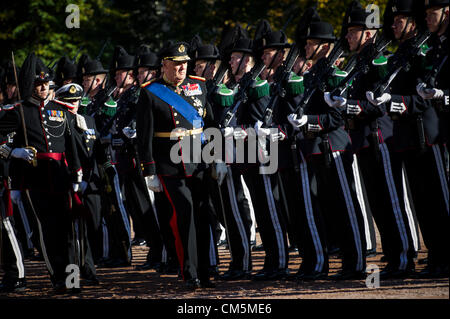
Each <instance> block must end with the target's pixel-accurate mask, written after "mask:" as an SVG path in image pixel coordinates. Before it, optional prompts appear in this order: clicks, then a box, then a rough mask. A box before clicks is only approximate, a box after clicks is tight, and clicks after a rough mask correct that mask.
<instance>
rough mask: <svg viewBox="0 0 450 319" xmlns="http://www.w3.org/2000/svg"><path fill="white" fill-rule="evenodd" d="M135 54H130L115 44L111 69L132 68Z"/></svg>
mask: <svg viewBox="0 0 450 319" xmlns="http://www.w3.org/2000/svg"><path fill="white" fill-rule="evenodd" d="M134 60H135V56H134V55H130V54H128V53H127V51H125V49H124V48H123V47H122V46H120V45H119V46H116V47H115V49H114V54H113V59H112V64H111V70H112V71H113V72H115V71H117V70H133V69H134Z"/></svg>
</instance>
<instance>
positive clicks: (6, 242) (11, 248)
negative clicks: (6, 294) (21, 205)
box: [0, 184, 25, 284]
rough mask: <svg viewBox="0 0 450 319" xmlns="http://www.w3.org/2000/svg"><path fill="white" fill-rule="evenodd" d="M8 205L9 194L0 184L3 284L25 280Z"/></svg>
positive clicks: (21, 258) (0, 258)
mask: <svg viewBox="0 0 450 319" xmlns="http://www.w3.org/2000/svg"><path fill="white" fill-rule="evenodd" d="M5 202H6V203H5ZM10 205H11V203H10V198H9V192H8V191H7V190H6V188H5V187H4V186H3V185H1V184H0V231H1V234H0V244H1V246H0V254H1V256H0V260H1V261H2V264H1V265H0V266H1V267H2V268H3V271H4V272H5V274H4V276H3V278H2V282H3V283H5V284H6V283H8V282H14V281H16V280H17V279H22V278H25V266H24V264H23V251H22V245H21V244H20V242H19V241H18V240H17V231H16V228H15V225H14V218H13V216H7V210H8V208H7V207H11V206H10ZM8 215H9V214H8Z"/></svg>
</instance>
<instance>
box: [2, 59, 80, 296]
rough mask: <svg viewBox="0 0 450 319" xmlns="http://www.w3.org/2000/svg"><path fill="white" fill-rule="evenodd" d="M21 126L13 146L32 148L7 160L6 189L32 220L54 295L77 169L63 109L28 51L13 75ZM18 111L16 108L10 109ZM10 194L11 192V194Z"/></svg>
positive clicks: (61, 283) (59, 287) (64, 258)
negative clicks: (23, 156) (19, 95)
mask: <svg viewBox="0 0 450 319" xmlns="http://www.w3.org/2000/svg"><path fill="white" fill-rule="evenodd" d="M19 78H20V79H19V85H21V90H20V91H21V93H22V94H23V98H24V102H23V104H22V107H23V113H24V121H25V130H26V131H24V128H22V126H21V121H19V122H18V123H17V126H16V132H17V135H16V136H15V138H14V144H13V145H14V147H15V148H17V147H19V148H22V147H33V148H34V149H35V150H36V151H34V150H33V152H31V154H30V155H29V156H28V159H29V161H28V162H26V161H23V160H16V159H13V160H12V161H11V170H10V172H11V180H12V189H13V192H14V193H15V195H14V196H15V197H19V196H21V194H20V192H22V197H23V199H24V203H25V205H26V206H27V208H28V209H29V210H30V211H31V212H32V213H33V215H34V217H35V218H36V221H37V224H38V228H39V238H40V248H41V251H42V254H43V256H44V260H45V263H46V266H47V269H48V271H49V274H50V279H51V281H52V284H53V286H54V288H55V291H56V292H58V293H61V292H65V291H66V284H65V279H66V273H65V272H66V267H67V266H68V264H69V258H68V245H67V239H68V235H69V233H70V226H71V223H70V207H69V199H70V194H71V192H76V191H78V189H79V185H80V183H81V181H82V170H81V165H80V162H79V159H78V155H77V149H76V145H75V141H74V136H73V133H72V132H73V127H71V125H70V123H69V121H68V119H67V113H66V112H67V111H66V110H65V109H64V108H63V107H61V106H60V105H58V104H56V103H54V102H51V101H49V100H48V88H49V74H48V69H47V68H46V67H45V65H44V64H43V63H42V61H41V60H40V59H39V58H37V57H36V56H35V55H34V54H33V53H32V54H30V55H29V56H28V57H27V59H26V60H25V62H24V64H23V65H22V69H21V72H20V77H19ZM16 112H19V110H16ZM12 196H13V195H12Z"/></svg>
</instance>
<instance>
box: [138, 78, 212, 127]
mask: <svg viewBox="0 0 450 319" xmlns="http://www.w3.org/2000/svg"><path fill="white" fill-rule="evenodd" d="M146 89H147V90H148V91H149V92H150V93H153V94H154V95H156V96H157V97H159V98H160V99H161V100H163V101H164V102H166V103H167V104H169V105H170V106H172V107H173V108H174V109H175V110H177V112H179V113H180V114H181V115H182V116H183V117H184V118H185V119H186V120H188V121H189V122H190V123H191V124H192V126H193V127H194V128H201V127H203V126H204V123H203V118H202V117H201V116H200V114H198V112H197V110H196V109H195V108H194V107H193V106H192V105H191V104H189V103H188V102H187V101H186V100H185V99H183V98H182V97H181V96H179V95H178V94H176V93H175V92H173V91H172V90H170V89H169V88H168V87H166V86H165V85H162V84H159V83H153V84H150V85H149V86H147V87H146Z"/></svg>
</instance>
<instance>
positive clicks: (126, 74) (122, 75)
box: [114, 70, 134, 87]
mask: <svg viewBox="0 0 450 319" xmlns="http://www.w3.org/2000/svg"><path fill="white" fill-rule="evenodd" d="M114 79H115V80H116V83H117V85H119V86H120V85H122V86H121V87H126V86H128V85H131V84H133V82H134V78H133V71H131V70H130V71H127V70H117V71H116V76H115V77H114ZM122 83H123V84H122Z"/></svg>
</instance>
